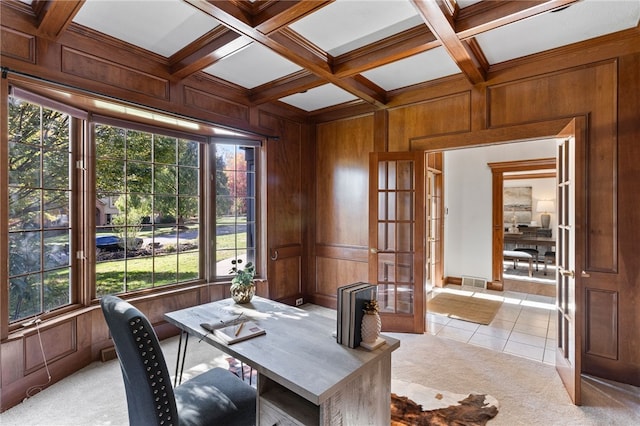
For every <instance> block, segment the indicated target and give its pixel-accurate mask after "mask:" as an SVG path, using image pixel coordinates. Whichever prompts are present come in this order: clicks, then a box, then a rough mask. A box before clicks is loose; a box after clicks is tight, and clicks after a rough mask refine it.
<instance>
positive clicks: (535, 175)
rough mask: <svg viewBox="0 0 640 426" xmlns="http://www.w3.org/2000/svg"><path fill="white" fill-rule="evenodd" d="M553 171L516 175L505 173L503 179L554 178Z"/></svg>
mask: <svg viewBox="0 0 640 426" xmlns="http://www.w3.org/2000/svg"><path fill="white" fill-rule="evenodd" d="M555 177H556V174H555V173H523V174H517V175H505V176H503V179H504V180H520V179H551V178H555Z"/></svg>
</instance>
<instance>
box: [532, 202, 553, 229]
mask: <svg viewBox="0 0 640 426" xmlns="http://www.w3.org/2000/svg"><path fill="white" fill-rule="evenodd" d="M554 210H555V207H554V205H553V200H540V201H538V207H537V209H536V211H537V212H538V213H542V214H541V215H540V223H541V224H542V227H543V228H549V222H550V221H551V215H549V212H552V211H554Z"/></svg>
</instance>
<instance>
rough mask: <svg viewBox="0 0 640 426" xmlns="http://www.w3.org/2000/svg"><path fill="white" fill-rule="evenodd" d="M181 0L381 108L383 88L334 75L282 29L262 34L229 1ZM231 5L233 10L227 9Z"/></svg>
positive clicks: (326, 65)
mask: <svg viewBox="0 0 640 426" xmlns="http://www.w3.org/2000/svg"><path fill="white" fill-rule="evenodd" d="M184 1H185V2H186V3H189V4H191V5H192V6H194V7H196V8H198V9H199V10H201V11H202V12H204V13H206V14H208V15H209V16H211V17H213V18H214V19H216V20H218V21H219V22H220V23H222V24H223V25H225V26H226V27H228V28H229V29H231V30H233V31H235V32H237V33H239V34H242V35H244V36H246V37H249V38H251V39H252V40H254V41H255V42H256V43H259V44H261V45H263V46H265V47H267V48H269V49H271V50H272V51H274V52H275V53H277V54H279V55H280V56H282V57H284V58H286V59H288V60H289V61H291V62H293V63H295V64H297V65H299V66H300V67H302V68H305V69H307V70H309V71H310V72H312V73H314V74H316V75H317V76H319V77H321V78H323V79H325V80H327V82H329V83H332V84H334V85H336V86H338V87H340V88H342V89H343V90H346V91H348V92H349V93H352V94H353V95H355V96H357V97H359V98H361V99H362V100H364V101H365V102H369V103H371V104H373V105H376V106H377V107H379V108H384V99H385V94H384V92H376V91H372V90H371V89H370V88H369V87H367V86H365V85H362V84H358V83H356V82H354V80H353V79H344V80H343V79H341V78H339V77H337V76H335V75H334V74H333V72H332V70H331V67H330V65H329V63H328V61H326V60H322V59H321V57H320V56H318V54H317V52H316V51H312V50H309V48H307V47H306V46H302V45H300V44H298V43H296V42H295V41H294V39H293V38H291V37H290V36H288V35H283V31H279V32H276V33H274V34H273V35H272V37H268V36H266V35H264V34H262V33H261V32H260V31H258V30H257V29H255V28H253V27H252V26H251V25H250V24H249V23H247V22H246V20H244V19H242V16H244V14H242V13H240V12H239V10H238V8H237V7H236V6H234V5H233V4H232V3H228V2H226V1H219V0H209V1H206V0H184ZM221 6H222V7H221ZM230 6H232V9H235V10H236V11H235V12H233V11H232V12H229V9H230ZM290 33H293V31H290Z"/></svg>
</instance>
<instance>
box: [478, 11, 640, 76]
mask: <svg viewBox="0 0 640 426" xmlns="http://www.w3.org/2000/svg"><path fill="white" fill-rule="evenodd" d="M639 19H640V0H608V1H604V0H584V1H582V2H579V3H575V4H573V5H571V6H570V7H568V8H566V9H564V10H560V11H557V12H547V13H545V14H543V15H540V16H536V17H533V18H531V19H526V20H523V21H519V22H516V23H513V24H510V25H507V26H504V27H500V28H497V29H495V30H492V31H489V32H486V33H483V34H480V35H478V36H477V41H478V43H479V44H480V47H481V48H482V50H483V52H484V54H485V56H486V58H487V60H488V61H489V63H490V64H497V63H500V62H504V61H508V60H510V59H515V58H519V57H523V56H527V55H531V54H533V53H538V52H543V51H545V50H549V49H554V48H556V47H560V46H564V45H567V44H572V43H577V42H580V41H584V40H588V39H590V38H594V37H598V36H601V35H605V34H609V33H612V32H616V31H621V30H625V29H628V28H633V27H635V26H637V25H638V20H639Z"/></svg>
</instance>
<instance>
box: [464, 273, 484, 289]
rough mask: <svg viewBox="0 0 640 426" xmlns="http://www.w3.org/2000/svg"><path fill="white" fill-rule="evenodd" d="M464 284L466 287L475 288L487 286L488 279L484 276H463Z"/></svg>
mask: <svg viewBox="0 0 640 426" xmlns="http://www.w3.org/2000/svg"><path fill="white" fill-rule="evenodd" d="M462 285H463V286H466V287H474V288H484V289H486V288H487V280H485V279H484V278H476V277H464V276H463V277H462Z"/></svg>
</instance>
